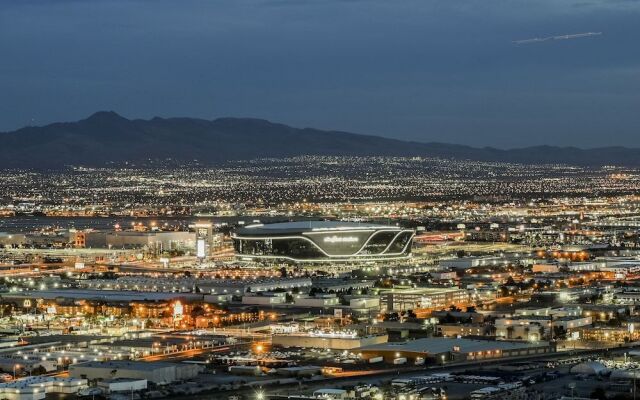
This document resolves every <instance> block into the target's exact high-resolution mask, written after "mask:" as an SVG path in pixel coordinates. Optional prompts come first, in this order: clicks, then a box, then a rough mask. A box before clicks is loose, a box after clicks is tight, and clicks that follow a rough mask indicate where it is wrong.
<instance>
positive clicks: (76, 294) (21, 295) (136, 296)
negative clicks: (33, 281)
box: [2, 289, 204, 301]
mask: <svg viewBox="0 0 640 400" xmlns="http://www.w3.org/2000/svg"><path fill="white" fill-rule="evenodd" d="M2 296H3V297H4V298H14V299H16V298H17V299H45V300H55V299H57V298H66V299H77V300H104V301H167V300H172V299H177V298H184V299H196V300H201V299H203V298H204V295H202V294H195V293H180V292H175V293H174V292H137V291H133V290H122V291H120V290H91V289H57V290H54V289H52V290H32V291H23V292H15V293H3V294H2Z"/></svg>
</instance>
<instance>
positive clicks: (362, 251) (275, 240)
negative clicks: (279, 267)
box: [232, 221, 415, 262]
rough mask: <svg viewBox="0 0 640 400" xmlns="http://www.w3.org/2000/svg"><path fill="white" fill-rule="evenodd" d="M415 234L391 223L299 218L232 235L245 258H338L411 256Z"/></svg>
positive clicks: (239, 254)
mask: <svg viewBox="0 0 640 400" xmlns="http://www.w3.org/2000/svg"><path fill="white" fill-rule="evenodd" d="M414 234H415V232H414V231H413V230H411V229H403V228H401V227H398V226H390V225H379V224H371V223H361V222H343V221H297V222H284V223H275V224H264V225H263V224H254V225H249V226H246V227H244V228H240V229H238V230H236V232H235V233H234V234H233V235H232V238H233V241H234V248H235V250H236V255H237V256H238V257H240V258H243V259H280V260H289V261H293V262H336V261H356V260H358V261H374V260H382V259H397V258H406V257H409V256H410V254H411V242H412V239H413V236H414Z"/></svg>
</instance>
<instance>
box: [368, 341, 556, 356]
mask: <svg viewBox="0 0 640 400" xmlns="http://www.w3.org/2000/svg"><path fill="white" fill-rule="evenodd" d="M546 345H547V342H539V343H537V344H533V343H527V342H508V341H504V340H473V339H465V338H426V339H416V340H410V341H408V342H402V343H396V342H391V343H382V344H374V345H370V346H363V347H360V348H359V349H358V350H361V351H380V352H383V351H404V352H410V353H424V354H440V353H446V352H449V351H453V348H454V347H456V348H460V350H459V352H460V353H471V352H474V351H488V350H491V351H495V350H500V351H505V350H517V349H525V348H530V347H540V346H546Z"/></svg>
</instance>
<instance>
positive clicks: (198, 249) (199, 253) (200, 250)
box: [196, 239, 205, 258]
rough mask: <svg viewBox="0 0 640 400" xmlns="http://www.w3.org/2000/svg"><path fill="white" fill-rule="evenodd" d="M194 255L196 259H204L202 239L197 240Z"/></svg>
mask: <svg viewBox="0 0 640 400" xmlns="http://www.w3.org/2000/svg"><path fill="white" fill-rule="evenodd" d="M196 255H197V256H198V258H204V257H205V243H204V239H198V242H197V244H196Z"/></svg>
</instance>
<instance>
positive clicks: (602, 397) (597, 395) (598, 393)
mask: <svg viewBox="0 0 640 400" xmlns="http://www.w3.org/2000/svg"><path fill="white" fill-rule="evenodd" d="M589 398H591V399H599V400H606V399H607V392H606V391H605V390H604V389H603V388H601V387H599V386H598V387H597V388H595V389H594V390H593V392H591V395H589Z"/></svg>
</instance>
